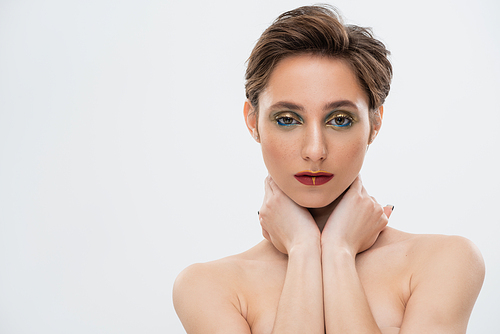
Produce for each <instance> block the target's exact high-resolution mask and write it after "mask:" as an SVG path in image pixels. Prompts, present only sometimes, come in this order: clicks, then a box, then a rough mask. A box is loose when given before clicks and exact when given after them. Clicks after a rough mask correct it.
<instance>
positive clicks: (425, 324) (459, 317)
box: [381, 229, 485, 333]
mask: <svg viewBox="0 0 500 334" xmlns="http://www.w3.org/2000/svg"><path fill="white" fill-rule="evenodd" d="M384 238H385V240H384ZM382 241H385V244H383V245H382V246H381V248H384V247H387V248H388V249H391V247H399V248H400V250H402V251H403V252H402V253H403V256H404V257H405V258H406V261H405V264H406V266H407V268H408V269H409V271H410V273H409V274H410V276H409V277H410V279H409V289H410V291H409V299H408V300H407V302H406V310H405V316H404V319H403V324H402V327H401V333H403V332H404V333H422V332H430V331H433V332H449V331H450V329H452V328H453V329H454V332H460V333H462V332H463V333H465V330H466V328H467V322H468V319H469V316H470V313H471V311H472V308H473V306H474V303H475V300H476V298H477V296H478V294H479V291H480V290H481V287H482V284H483V280H484V272H485V268H484V261H483V258H482V256H481V253H480V251H479V250H478V248H477V247H476V245H474V244H473V243H472V242H471V241H470V240H468V239H466V238H464V237H460V236H448V235H431V234H408V233H404V232H400V231H397V230H393V229H391V230H388V231H387V233H386V235H385V236H383V238H382Z"/></svg>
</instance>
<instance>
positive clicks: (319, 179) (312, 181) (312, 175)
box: [294, 170, 334, 186]
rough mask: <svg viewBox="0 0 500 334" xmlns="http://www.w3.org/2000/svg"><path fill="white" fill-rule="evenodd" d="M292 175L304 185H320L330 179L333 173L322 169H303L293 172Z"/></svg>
mask: <svg viewBox="0 0 500 334" xmlns="http://www.w3.org/2000/svg"><path fill="white" fill-rule="evenodd" d="M294 176H295V178H296V179H297V181H299V182H300V183H302V184H305V185H306V186H320V185H322V184H325V183H327V182H328V181H330V180H331V179H332V178H333V176H334V175H333V174H332V173H328V172H325V171H322V170H319V171H316V172H313V171H310V170H305V171H303V172H300V173H297V174H295V175H294Z"/></svg>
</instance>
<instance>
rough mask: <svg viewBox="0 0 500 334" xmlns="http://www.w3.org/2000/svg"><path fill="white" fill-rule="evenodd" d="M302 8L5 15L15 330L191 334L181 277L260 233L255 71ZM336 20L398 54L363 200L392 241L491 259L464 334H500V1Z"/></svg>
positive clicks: (0, 233)
mask: <svg viewBox="0 0 500 334" xmlns="http://www.w3.org/2000/svg"><path fill="white" fill-rule="evenodd" d="M304 4H308V3H305V2H303V1H294V0H287V1H285V0H281V1H269V0H254V1H245V2H242V1H241V2H240V1H229V0H214V1H201V0H195V1H153V0H147V1H144V0H141V1H119V0H92V1H64V0H60V1H55V0H51V1H28V0H26V1H22V0H19V1H14V0H12V1H9V0H2V1H1V2H0V333H2V334H14V333H15V334H19V333H22V334H24V333H51V334H52V333H182V332H183V330H182V326H181V324H180V322H179V321H178V319H177V317H176V315H175V312H174V310H173V307H172V302H171V289H172V284H173V282H174V279H175V277H176V276H177V274H178V273H179V272H180V271H181V270H182V269H183V268H184V267H186V266H188V265H189V264H191V263H194V262H204V261H210V260H214V259H217V258H221V257H224V256H227V255H231V254H234V253H238V252H242V251H244V250H246V249H248V248H250V247H251V246H253V245H254V244H256V243H257V242H259V241H260V240H261V238H262V237H261V235H260V229H259V225H258V221H257V210H258V209H259V207H260V204H261V199H262V196H263V178H264V177H265V175H266V170H265V168H264V165H263V162H262V158H261V156H260V151H259V146H258V144H256V143H255V142H254V141H253V140H252V139H251V137H250V135H249V134H248V133H247V130H246V128H245V125H244V121H243V117H242V106H243V101H244V89H243V82H244V79H243V78H244V69H245V60H246V59H247V57H248V55H249V54H250V51H251V49H252V47H253V45H254V43H255V41H256V40H257V38H258V37H259V35H260V33H261V32H262V31H263V30H264V29H265V28H266V27H267V26H268V25H269V24H270V23H271V21H272V20H273V19H274V18H275V17H276V16H277V15H278V14H280V13H281V12H283V11H285V10H289V9H292V8H294V7H297V6H299V5H304ZM334 5H336V6H338V7H339V8H340V10H341V12H342V13H343V14H344V16H345V17H346V18H347V21H348V22H353V23H357V24H361V25H364V26H372V27H374V31H375V34H376V35H377V36H379V37H380V38H381V39H382V40H383V41H384V42H385V43H386V44H387V45H388V47H389V49H390V50H391V51H392V53H393V55H392V62H393V65H394V69H395V76H394V81H393V85H392V90H391V94H390V95H389V98H388V100H387V103H386V106H385V122H384V126H383V128H382V131H381V133H380V135H379V138H378V139H377V140H376V142H375V144H373V145H372V146H371V148H370V151H369V153H368V157H367V160H366V163H365V166H364V168H363V172H362V174H363V180H364V183H365V186H366V187H367V189H368V191H369V192H370V193H371V194H372V195H374V196H375V197H376V198H377V199H378V200H379V201H380V202H381V203H383V204H386V203H391V204H394V205H395V207H396V208H395V212H394V214H393V216H392V217H391V222H390V225H392V226H393V227H395V228H398V229H401V230H404V231H408V232H414V233H444V234H458V235H462V236H465V237H467V238H469V239H471V240H473V241H474V242H475V243H476V244H477V245H478V246H479V248H480V249H481V251H482V253H483V256H484V258H485V261H486V265H487V276H486V280H485V283H484V286H483V290H482V292H481V294H480V296H479V299H478V301H477V304H476V307H475V309H474V312H473V314H472V318H471V321H470V325H469V333H497V332H500V317H498V314H499V307H498V304H499V300H500V287H499V282H500V269H499V264H500V252H499V242H498V239H499V237H500V218H499V214H498V206H499V201H500V196H499V195H498V190H499V188H500V176H499V170H500V162H499V155H500V150H499V144H500V135H499V133H500V131H499V124H500V107H499V103H498V96H499V93H500V65H499V64H500V62H499V59H500V24H499V22H498V19H497V18H498V16H499V14H500V4H499V2H498V1H496V0H479V1H474V2H473V1H452V0H422V1H418V2H417V1H414V2H403V1H397V0H386V1H384V0H380V1H370V0H365V1H347V0H339V1H336V2H335V3H334Z"/></svg>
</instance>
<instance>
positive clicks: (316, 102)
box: [259, 54, 368, 109]
mask: <svg viewBox="0 0 500 334" xmlns="http://www.w3.org/2000/svg"><path fill="white" fill-rule="evenodd" d="M339 100H349V101H352V102H353V103H354V104H356V105H357V107H358V108H359V109H367V108H368V98H367V96H366V94H365V92H364V91H363V90H362V89H361V87H360V85H359V82H358V79H357V78H356V76H355V74H354V72H353V71H352V69H351V67H350V65H349V64H348V63H347V62H346V61H345V60H342V59H337V58H331V57H325V56H318V55H308V54H307V55H298V56H291V57H287V58H285V59H283V60H281V61H280V62H279V63H278V64H277V65H276V67H275V69H274V70H273V72H272V73H271V76H270V78H269V82H268V84H267V86H266V89H265V90H264V91H263V92H262V94H261V96H260V99H259V104H260V106H261V107H263V108H265V106H266V105H267V106H270V105H272V104H274V103H276V102H279V101H289V102H295V103H298V104H301V105H305V106H308V107H310V108H315V107H316V106H320V105H325V104H328V103H332V102H335V101H339Z"/></svg>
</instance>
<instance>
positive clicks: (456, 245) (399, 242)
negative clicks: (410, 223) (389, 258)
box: [377, 228, 484, 273]
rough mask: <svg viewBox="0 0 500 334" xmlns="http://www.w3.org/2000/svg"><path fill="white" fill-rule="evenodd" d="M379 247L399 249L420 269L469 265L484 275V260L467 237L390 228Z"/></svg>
mask: <svg viewBox="0 0 500 334" xmlns="http://www.w3.org/2000/svg"><path fill="white" fill-rule="evenodd" d="M380 239H381V240H380V244H379V245H377V246H378V247H399V248H401V249H402V250H404V252H405V255H406V256H408V257H409V258H410V259H411V262H412V263H414V265H415V266H416V267H419V268H421V267H428V266H431V265H438V264H443V265H448V266H449V265H451V264H453V263H455V264H457V265H465V266H467V267H468V268H471V269H476V272H477V273H481V272H484V261H483V258H482V255H481V252H480V251H479V249H478V248H477V246H476V245H475V244H474V243H473V242H472V241H470V240H469V239H467V238H464V237H461V236H456V235H441V234H411V233H406V232H402V231H399V230H396V229H393V228H387V229H386V231H384V233H383V234H381V238H380Z"/></svg>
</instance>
